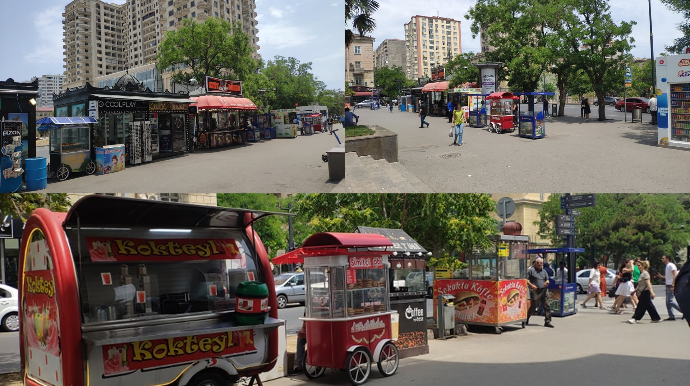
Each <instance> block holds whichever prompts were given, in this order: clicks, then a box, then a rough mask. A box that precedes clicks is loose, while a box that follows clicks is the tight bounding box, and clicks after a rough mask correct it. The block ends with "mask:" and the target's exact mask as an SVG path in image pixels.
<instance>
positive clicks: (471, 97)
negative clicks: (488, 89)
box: [460, 92, 490, 127]
mask: <svg viewBox="0 0 690 386" xmlns="http://www.w3.org/2000/svg"><path fill="white" fill-rule="evenodd" d="M489 95H490V94H482V93H474V92H469V93H466V92H461V93H460V97H461V98H462V97H464V96H467V100H468V105H469V107H470V114H469V125H470V127H486V121H487V118H486V97H487V96H489Z"/></svg>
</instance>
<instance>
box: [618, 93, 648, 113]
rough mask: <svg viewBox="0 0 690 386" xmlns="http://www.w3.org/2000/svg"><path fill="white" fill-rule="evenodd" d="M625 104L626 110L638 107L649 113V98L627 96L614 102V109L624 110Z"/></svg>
mask: <svg viewBox="0 0 690 386" xmlns="http://www.w3.org/2000/svg"><path fill="white" fill-rule="evenodd" d="M626 106H627V110H628V111H632V109H633V108H638V107H639V108H641V109H642V111H644V112H645V113H649V99H647V98H638V97H636V98H628V99H621V100H619V101H618V102H616V110H620V111H624V110H625V109H626Z"/></svg>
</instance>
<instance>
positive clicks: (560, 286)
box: [527, 248, 585, 316]
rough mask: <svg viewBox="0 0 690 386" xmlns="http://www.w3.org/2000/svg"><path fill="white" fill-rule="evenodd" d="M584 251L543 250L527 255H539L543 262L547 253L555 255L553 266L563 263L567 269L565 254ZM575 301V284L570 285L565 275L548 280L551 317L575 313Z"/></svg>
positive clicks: (570, 249) (535, 250)
mask: <svg viewBox="0 0 690 386" xmlns="http://www.w3.org/2000/svg"><path fill="white" fill-rule="evenodd" d="M584 251H585V250H584V249H583V248H543V249H530V250H528V251H527V253H529V254H530V255H540V256H541V257H542V258H543V259H544V261H547V253H555V254H556V258H555V259H554V261H553V262H554V266H558V262H564V263H565V264H564V265H565V266H566V267H567V266H569V265H570V264H569V263H568V259H567V258H566V257H565V254H568V253H582V252H584ZM573 261H574V260H573ZM554 271H555V270H554ZM576 299H577V283H570V282H569V280H568V278H567V277H565V275H563V277H562V278H561V279H560V280H558V281H556V280H549V299H548V302H549V306H550V308H551V315H552V316H568V315H573V314H575V313H577V309H576V308H575V304H577V303H576Z"/></svg>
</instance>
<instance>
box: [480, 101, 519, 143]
mask: <svg viewBox="0 0 690 386" xmlns="http://www.w3.org/2000/svg"><path fill="white" fill-rule="evenodd" d="M486 100H487V101H489V102H490V103H491V105H490V106H491V118H490V120H489V132H494V133H497V134H502V133H505V132H507V131H510V132H513V131H515V126H514V125H513V118H514V114H513V105H514V104H515V103H518V97H516V96H514V95H513V94H511V93H509V92H494V93H491V94H489V96H488V97H486Z"/></svg>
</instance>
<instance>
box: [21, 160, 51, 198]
mask: <svg viewBox="0 0 690 386" xmlns="http://www.w3.org/2000/svg"><path fill="white" fill-rule="evenodd" d="M47 186H48V168H47V167H46V158H45V157H36V158H27V159H26V190H27V191H33V190H41V189H45V188H46V187H47Z"/></svg>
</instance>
